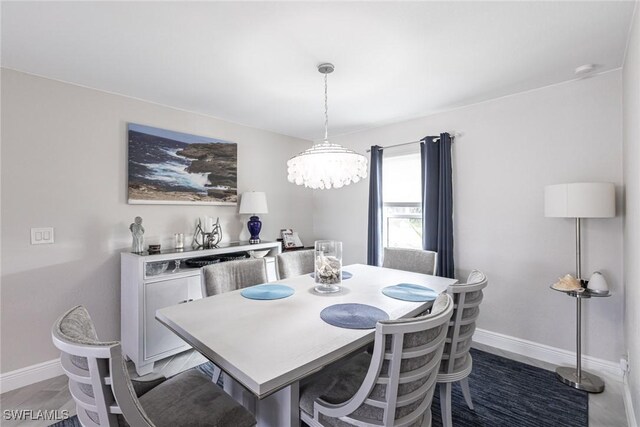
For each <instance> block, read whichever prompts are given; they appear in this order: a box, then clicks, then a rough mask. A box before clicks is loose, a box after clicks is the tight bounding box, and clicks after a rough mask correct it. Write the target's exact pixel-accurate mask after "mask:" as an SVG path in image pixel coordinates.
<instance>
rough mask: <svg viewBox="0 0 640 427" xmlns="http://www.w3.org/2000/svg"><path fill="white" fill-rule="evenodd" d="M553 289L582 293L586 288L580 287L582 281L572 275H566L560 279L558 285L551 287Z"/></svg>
mask: <svg viewBox="0 0 640 427" xmlns="http://www.w3.org/2000/svg"><path fill="white" fill-rule="evenodd" d="M551 287H552V288H553V289H557V290H559V291H575V292H582V291H584V288H583V287H582V286H581V285H580V281H579V280H578V279H576V278H575V277H573V276H572V275H570V274H567V275H565V276H564V277H561V278H559V279H558V281H557V282H556V283H554V284H553V285H551Z"/></svg>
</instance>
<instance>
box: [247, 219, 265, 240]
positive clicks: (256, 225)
mask: <svg viewBox="0 0 640 427" xmlns="http://www.w3.org/2000/svg"><path fill="white" fill-rule="evenodd" d="M247 228H248V229H249V233H250V234H251V238H250V239H249V243H260V230H262V221H260V218H258V216H257V215H253V216H252V217H251V218H249V222H247Z"/></svg>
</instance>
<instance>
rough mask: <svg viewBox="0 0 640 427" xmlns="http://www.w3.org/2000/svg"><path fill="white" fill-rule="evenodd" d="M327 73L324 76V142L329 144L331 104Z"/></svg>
mask: <svg viewBox="0 0 640 427" xmlns="http://www.w3.org/2000/svg"><path fill="white" fill-rule="evenodd" d="M327 99H328V95H327V73H325V74H324V142H325V144H328V143H329V103H328V101H327Z"/></svg>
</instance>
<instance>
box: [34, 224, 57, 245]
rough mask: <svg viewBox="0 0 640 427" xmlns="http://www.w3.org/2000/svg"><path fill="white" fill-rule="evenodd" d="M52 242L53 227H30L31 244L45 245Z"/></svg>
mask: <svg viewBox="0 0 640 427" xmlns="http://www.w3.org/2000/svg"><path fill="white" fill-rule="evenodd" d="M50 243H53V227H41V228H32V229H31V244H32V245H46V244H50Z"/></svg>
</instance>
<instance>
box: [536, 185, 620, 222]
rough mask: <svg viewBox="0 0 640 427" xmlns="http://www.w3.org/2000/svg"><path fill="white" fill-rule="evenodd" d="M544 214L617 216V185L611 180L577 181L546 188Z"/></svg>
mask: <svg viewBox="0 0 640 427" xmlns="http://www.w3.org/2000/svg"><path fill="white" fill-rule="evenodd" d="M544 216H546V217H560V218H610V217H614V216H616V193H615V186H614V185H613V183H611V182H575V183H570V184H556V185H547V186H546V187H545V188H544Z"/></svg>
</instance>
